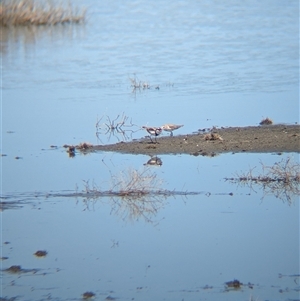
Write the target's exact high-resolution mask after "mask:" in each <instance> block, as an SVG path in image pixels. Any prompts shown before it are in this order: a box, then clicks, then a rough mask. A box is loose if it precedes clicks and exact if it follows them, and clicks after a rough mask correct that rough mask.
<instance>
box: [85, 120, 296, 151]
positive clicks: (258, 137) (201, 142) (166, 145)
mask: <svg viewBox="0 0 300 301" xmlns="http://www.w3.org/2000/svg"><path fill="white" fill-rule="evenodd" d="M157 142H158V143H151V141H150V139H149V138H148V137H146V138H143V139H140V140H136V141H131V142H119V143H116V144H110V145H97V146H92V149H90V150H92V151H112V152H119V153H130V154H147V155H152V156H153V155H159V154H191V155H195V156H197V155H210V154H214V153H228V152H234V153H239V152H251V153H254V152H258V153H273V152H275V153H280V152H300V126H299V125H282V124H280V125H269V126H248V127H228V128H217V129H213V130H212V131H210V132H209V133H201V132H199V133H196V134H188V135H179V136H176V135H175V136H174V137H170V136H168V137H158V138H157Z"/></svg>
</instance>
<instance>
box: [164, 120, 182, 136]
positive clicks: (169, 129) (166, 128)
mask: <svg viewBox="0 0 300 301" xmlns="http://www.w3.org/2000/svg"><path fill="white" fill-rule="evenodd" d="M181 127H183V124H180V125H177V124H172V123H167V124H165V125H163V126H162V127H161V128H162V129H163V130H164V131H167V132H171V134H170V136H173V131H175V130H178V129H179V128H181Z"/></svg>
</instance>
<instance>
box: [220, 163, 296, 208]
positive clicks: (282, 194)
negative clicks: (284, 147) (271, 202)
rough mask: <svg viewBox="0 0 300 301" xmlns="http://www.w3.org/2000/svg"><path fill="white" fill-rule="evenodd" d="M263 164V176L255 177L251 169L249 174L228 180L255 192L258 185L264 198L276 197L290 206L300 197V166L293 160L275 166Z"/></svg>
mask: <svg viewBox="0 0 300 301" xmlns="http://www.w3.org/2000/svg"><path fill="white" fill-rule="evenodd" d="M260 164H261V168H262V171H261V174H259V175H254V174H253V170H254V169H255V168H252V169H250V170H249V171H248V172H247V173H243V174H240V175H239V174H238V175H237V177H236V178H226V179H225V180H229V181H231V182H235V183H241V184H247V185H248V186H249V187H250V188H251V189H253V190H254V188H253V186H254V185H257V186H259V187H261V188H262V189H263V191H264V196H266V195H268V194H272V195H275V197H276V198H279V199H281V200H283V201H287V202H288V203H289V204H290V203H291V202H292V198H293V197H294V196H299V195H300V185H299V184H300V164H299V162H293V161H292V160H291V158H289V157H288V158H287V159H282V160H281V161H280V162H277V163H275V164H274V165H273V166H266V165H264V164H263V163H260ZM264 196H263V197H264Z"/></svg>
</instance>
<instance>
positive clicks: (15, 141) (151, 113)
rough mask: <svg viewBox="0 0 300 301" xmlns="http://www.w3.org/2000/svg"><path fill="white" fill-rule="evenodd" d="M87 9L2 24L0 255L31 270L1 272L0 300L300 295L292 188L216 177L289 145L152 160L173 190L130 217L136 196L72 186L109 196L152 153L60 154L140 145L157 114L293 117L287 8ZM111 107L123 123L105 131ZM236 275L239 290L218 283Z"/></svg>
mask: <svg viewBox="0 0 300 301" xmlns="http://www.w3.org/2000/svg"><path fill="white" fill-rule="evenodd" d="M78 4H79V5H82V3H81V2H79V3H78ZM84 5H86V6H87V9H88V13H87V23H86V24H83V25H76V26H72V25H66V26H56V27H40V28H14V29H9V30H7V31H6V30H3V34H2V41H1V52H2V72H3V79H2V103H1V107H2V110H1V112H2V145H1V150H0V152H1V153H2V154H5V156H2V157H1V166H2V181H1V194H2V206H3V212H2V246H1V253H2V255H1V256H2V257H8V259H4V260H2V262H1V263H2V269H6V268H9V267H10V266H13V265H21V267H22V268H23V269H25V270H26V269H38V271H37V272H36V273H33V272H30V271H27V272H26V273H25V272H24V273H20V274H11V273H8V272H5V271H2V278H3V282H2V292H1V294H2V297H7V298H12V297H18V298H17V300H44V299H47V298H48V299H50V300H51V299H55V300H80V299H81V298H82V294H83V293H84V292H86V291H92V292H94V293H95V294H96V300H105V298H108V297H109V296H110V297H111V298H118V299H120V300H133V298H134V300H183V299H184V300H202V299H206V300H249V299H250V296H253V299H254V300H298V299H299V289H300V288H299V274H300V272H299V196H297V195H293V194H289V195H288V197H287V196H286V195H280V197H278V195H277V197H276V192H275V193H274V192H273V193H271V192H270V191H269V190H268V187H265V188H263V187H261V186H259V185H254V186H253V187H252V188H251V187H249V186H247V185H246V186H242V185H238V184H234V183H230V182H229V181H225V178H228V177H234V176H236V175H237V174H243V173H247V172H248V171H249V169H251V168H253V167H256V168H255V169H254V171H253V172H255V173H256V172H257V173H259V172H261V163H262V164H264V165H266V166H272V165H273V164H274V163H275V162H280V161H281V160H286V158H288V157H292V158H293V160H294V162H299V154H295V153H292V154H282V155H278V154H227V155H218V156H215V157H212V158H210V157H202V156H198V157H194V156H189V155H177V156H168V155H163V156H159V158H160V159H161V161H162V165H161V166H160V167H158V166H156V167H154V166H148V167H147V168H148V172H149V173H150V174H151V175H155V176H156V177H157V180H158V181H159V183H160V181H161V182H162V183H161V186H160V188H161V189H167V190H168V191H170V192H174V191H175V192H181V193H179V194H176V193H173V194H175V195H169V196H167V197H163V196H155V195H154V196H152V195H151V197H150V196H149V199H146V200H148V201H149V202H148V203H147V204H148V206H150V207H146V209H148V211H145V210H142V211H140V212H139V213H137V212H136V211H135V210H134V209H135V205H136V204H139V205H142V204H143V202H142V200H139V201H137V203H133V205H132V203H131V202H130V201H129V200H128V199H126V198H125V199H123V200H122V199H121V198H118V197H114V198H111V197H108V196H102V197H97V198H93V197H92V196H88V195H84V196H82V195H80V194H76V193H78V192H81V191H85V189H86V183H87V182H88V183H89V185H90V188H91V187H93V185H97V187H98V189H101V190H109V189H110V188H111V187H112V185H113V184H112V180H113V179H119V177H120V174H124V173H126V172H127V171H128V170H135V169H136V170H138V171H143V170H144V168H146V166H145V165H144V164H145V163H147V161H148V160H149V159H150V157H149V156H141V155H140V156H136V155H120V154H115V153H104V152H98V153H90V154H86V155H83V154H80V153H78V152H77V153H76V156H75V157H74V158H69V156H68V154H67V153H66V150H65V148H63V147H62V146H63V145H64V144H78V143H80V142H84V141H88V142H90V143H93V144H97V143H100V144H104V143H114V142H116V141H120V140H123V141H127V140H131V139H138V138H140V137H144V136H145V133H144V132H143V131H142V130H141V129H140V127H141V126H142V125H154V126H155V125H161V124H163V123H167V122H172V123H178V124H184V127H183V128H181V129H179V130H178V131H176V132H174V134H175V133H176V134H184V133H191V132H193V131H197V130H198V129H202V128H208V127H212V126H236V125H237V126H246V125H257V124H258V123H259V122H260V121H261V119H262V118H263V117H270V118H272V119H273V120H274V122H275V123H295V122H299V88H298V87H299V77H298V70H299V62H298V54H299V47H298V36H299V34H298V31H299V26H298V25H299V20H298V15H299V14H298V5H297V2H296V1H287V2H285V4H284V5H282V3H281V2H279V1H267V2H259V1H255V2H253V1H246V2H243V3H240V2H238V1H230V2H228V1H227V2H226V4H224V3H223V2H221V1H215V2H213V3H211V2H210V1H201V3H195V2H194V1H187V2H168V1H159V2H155V4H154V3H148V2H147V3H146V2H144V1H130V2H127V3H123V2H121V1H116V2H114V3H111V2H107V1H102V2H101V3H98V2H96V1H92V0H90V1H87V2H85V4H84ZM129 77H130V78H134V77H135V78H136V80H140V81H141V82H143V83H144V82H147V83H148V84H149V85H150V89H133V87H131V81H130V79H129ZM157 86H159V89H156V87H157ZM122 114H124V115H123V117H124V116H126V117H128V119H127V120H126V125H129V126H128V127H124V128H123V129H125V130H126V131H125V132H120V131H119V132H118V131H109V130H108V128H107V126H106V125H105V123H109V118H110V120H113V119H116V118H117V116H118V115H120V117H119V118H118V119H117V121H116V122H119V121H120V119H121V118H122ZM101 118H102V119H101ZM100 119H101V120H100ZM97 120H98V121H99V120H100V122H99V124H98V127H96V122H97ZM107 130H108V131H107ZM106 132H107V133H106ZM164 135H165V134H164ZM167 135H168V134H167ZM16 157H17V158H18V159H16ZM114 177H115V178H114ZM190 192H196V193H197V194H195V195H184V194H185V193H186V194H188V193H190ZM74 194H75V195H74ZM289 197H290V198H289ZM4 202H5V203H4ZM149 208H150V209H151V210H150V209H149ZM144 209H145V208H144ZM5 242H9V243H5ZM37 250H46V251H47V252H48V254H47V256H46V257H45V258H36V257H35V256H34V255H33V253H35V252H36V251H37ZM297 275H298V276H297ZM234 279H238V280H239V281H241V282H242V283H244V285H243V286H242V287H241V288H240V289H236V290H234V289H233V290H228V289H226V286H225V284H224V283H225V282H227V281H231V280H234ZM248 283H250V284H248ZM297 298H298V299H297Z"/></svg>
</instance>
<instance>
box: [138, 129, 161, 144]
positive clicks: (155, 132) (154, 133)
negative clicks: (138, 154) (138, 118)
mask: <svg viewBox="0 0 300 301" xmlns="http://www.w3.org/2000/svg"><path fill="white" fill-rule="evenodd" d="M142 128H143V129H145V130H146V131H147V132H148V133H149V134H150V136H149V137H150V140H151V142H152V143H154V142H153V140H152V138H151V136H154V137H155V142H156V143H157V141H156V137H157V136H159V135H160V134H161V132H162V128H159V127H148V126H142Z"/></svg>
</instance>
